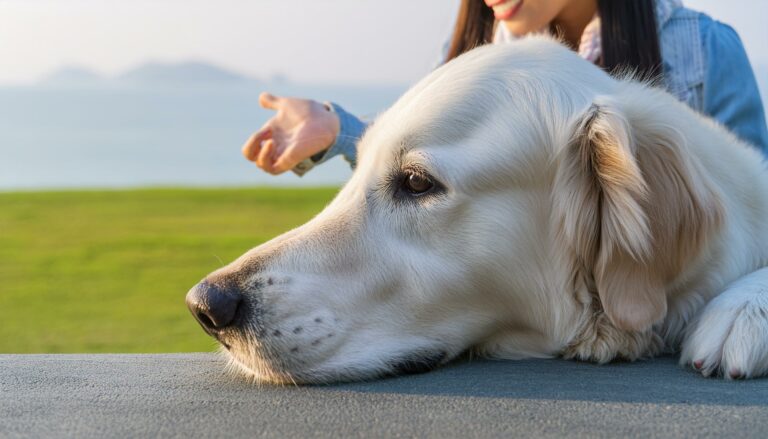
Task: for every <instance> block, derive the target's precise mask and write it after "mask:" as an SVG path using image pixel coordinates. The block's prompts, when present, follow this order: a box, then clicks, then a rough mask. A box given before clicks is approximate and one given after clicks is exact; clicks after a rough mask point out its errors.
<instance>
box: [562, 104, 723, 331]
mask: <svg viewBox="0 0 768 439" xmlns="http://www.w3.org/2000/svg"><path fill="white" fill-rule="evenodd" d="M662 117H663V116H662V115H660V114H659V115H657V114H653V111H640V112H628V111H626V110H625V109H622V108H620V106H619V105H618V104H617V103H615V102H611V101H607V100H606V101H602V102H599V103H595V104H593V105H592V106H591V107H590V108H589V109H588V110H587V112H586V113H585V114H584V115H583V116H582V117H581V118H580V119H579V121H578V123H577V124H576V128H575V130H574V136H573V138H572V140H571V142H570V143H569V144H568V145H567V147H566V148H565V149H564V150H563V151H562V154H561V156H560V162H559V165H558V170H557V175H556V179H555V188H554V197H555V198H554V209H555V214H556V215H557V218H558V219H559V221H558V226H559V231H560V233H561V236H562V238H563V239H564V240H565V242H566V243H567V245H568V247H569V249H570V251H572V252H573V257H574V259H575V263H576V265H575V266H574V267H575V269H577V270H581V271H583V272H584V273H585V274H586V275H587V276H588V277H589V278H590V282H589V284H592V285H594V287H595V288H596V289H597V294H598V296H599V298H600V301H601V302H602V307H603V310H604V311H605V313H606V314H607V315H608V317H609V318H610V319H611V321H612V322H613V324H614V325H615V326H616V327H618V328H620V329H625V330H634V331H643V330H646V329H648V328H649V327H650V326H651V325H653V324H654V323H655V322H658V321H660V320H661V319H662V318H663V317H664V316H665V315H666V312H667V297H666V289H667V287H668V285H669V284H670V283H671V282H673V281H674V280H675V279H676V278H677V277H678V275H679V274H680V272H681V271H682V270H683V269H684V267H686V266H687V265H688V264H689V263H691V262H692V259H693V258H695V257H697V256H698V255H699V254H700V251H701V248H702V245H704V244H705V240H706V236H707V235H708V233H709V232H710V231H711V229H712V228H713V227H717V225H718V224H719V221H720V217H721V212H722V208H721V206H720V203H719V202H718V200H719V198H718V197H717V196H716V194H715V193H714V191H712V190H711V189H710V187H711V185H709V184H708V183H707V181H708V180H707V179H706V178H703V177H704V175H703V174H702V173H701V171H700V169H699V167H698V166H697V163H696V162H695V160H691V158H690V157H688V154H687V148H686V146H685V142H684V139H683V138H682V136H681V135H680V134H679V132H678V131H677V130H676V129H674V127H673V126H671V125H670V123H669V122H670V121H664V120H659V119H660V118H662Z"/></svg>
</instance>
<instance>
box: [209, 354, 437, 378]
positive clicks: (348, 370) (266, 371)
mask: <svg viewBox="0 0 768 439" xmlns="http://www.w3.org/2000/svg"><path fill="white" fill-rule="evenodd" d="M220 352H221V353H222V354H223V355H224V356H225V357H226V359H227V369H228V371H229V372H230V373H232V374H233V375H236V376H239V377H244V378H246V379H248V380H250V381H252V382H254V383H258V384H275V385H286V384H292V385H300V384H306V385H312V384H328V383H343V382H351V381H364V380H371V379H377V378H382V377H392V376H399V375H410V374H418V373H425V372H429V371H431V370H433V369H435V368H437V367H438V366H440V365H442V364H444V363H445V362H446V361H448V360H449V356H448V353H447V352H446V351H443V350H435V351H430V352H423V351H421V352H417V353H414V354H409V355H405V356H397V357H395V358H393V359H391V360H387V361H377V362H373V363H368V364H365V365H361V364H346V365H340V364H336V365H334V366H328V365H319V366H316V367H309V368H307V369H299V370H291V369H290V368H288V367H285V365H284V364H281V363H282V362H281V361H280V360H270V359H266V358H264V357H263V356H261V355H259V354H258V353H256V354H253V353H249V354H243V353H241V352H238V350H237V348H236V346H235V347H233V346H230V347H229V348H225V347H224V346H221V347H220Z"/></svg>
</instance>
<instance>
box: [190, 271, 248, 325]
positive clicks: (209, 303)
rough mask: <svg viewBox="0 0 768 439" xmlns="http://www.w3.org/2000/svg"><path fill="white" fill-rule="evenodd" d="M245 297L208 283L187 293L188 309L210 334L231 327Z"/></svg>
mask: <svg viewBox="0 0 768 439" xmlns="http://www.w3.org/2000/svg"><path fill="white" fill-rule="evenodd" d="M242 301H243V296H242V295H241V294H240V293H239V292H238V291H236V290H234V289H232V288H222V287H220V286H217V285H215V284H210V283H208V282H206V281H203V282H200V283H199V284H197V285H195V286H194V287H192V289H191V290H189V293H187V307H189V310H190V311H191V312H192V315H193V316H195V319H197V321H198V322H199V323H200V325H202V327H203V329H205V331H206V332H208V333H209V334H213V333H215V332H216V331H218V330H220V329H223V328H226V327H227V326H230V325H231V324H232V322H233V321H234V320H235V315H236V314H237V308H238V307H239V306H240V304H241V303H242Z"/></svg>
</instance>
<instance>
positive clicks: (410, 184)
mask: <svg viewBox="0 0 768 439" xmlns="http://www.w3.org/2000/svg"><path fill="white" fill-rule="evenodd" d="M403 186H404V187H405V189H406V190H407V191H408V192H410V193H412V194H414V195H421V194H424V193H427V192H429V191H430V190H432V188H433V187H435V183H434V182H433V181H432V180H431V179H430V178H429V177H427V176H424V175H421V174H417V173H415V172H408V173H406V174H405V179H404V180H403Z"/></svg>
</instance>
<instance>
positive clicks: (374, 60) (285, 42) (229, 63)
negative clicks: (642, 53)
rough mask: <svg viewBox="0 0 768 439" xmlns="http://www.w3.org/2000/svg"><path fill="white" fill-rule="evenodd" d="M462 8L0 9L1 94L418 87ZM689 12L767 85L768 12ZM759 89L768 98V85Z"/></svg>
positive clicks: (2, 0)
mask: <svg viewBox="0 0 768 439" xmlns="http://www.w3.org/2000/svg"><path fill="white" fill-rule="evenodd" d="M477 1H480V0H477ZM530 1H533V0H530ZM458 3H459V1H458V0H386V1H373V0H291V1H286V0H130V1H125V0H0V85H12V84H29V83H33V82H35V81H37V80H39V79H40V78H42V77H44V76H45V75H47V74H49V73H50V72H52V71H54V70H56V69H59V68H62V67H67V66H83V67H87V68H89V69H92V70H94V71H96V72H99V73H102V74H105V75H116V74H118V73H120V72H122V71H125V70H127V69H130V68H132V67H135V66H137V65H140V64H142V63H145V62H147V61H165V62H175V61H185V60H196V61H205V62H210V63H213V64H216V65H219V66H221V67H224V68H227V69H231V70H233V71H236V72H240V73H242V74H246V75H249V76H253V77H257V78H270V77H273V76H284V77H287V78H289V79H291V80H294V81H300V82H309V83H345V84H350V83H354V84H409V83H413V82H415V81H416V80H418V79H419V78H420V77H422V76H424V75H425V74H426V73H428V72H429V71H430V70H431V69H432V68H433V67H434V66H435V65H436V63H437V62H438V60H439V54H440V52H441V48H442V46H443V45H444V43H445V42H446V40H447V38H448V36H449V34H450V31H451V28H452V26H453V22H454V19H455V13H456V10H457V6H458ZM685 4H686V5H687V6H689V7H691V8H694V9H698V10H702V11H705V12H707V13H709V14H710V15H712V16H713V17H715V18H717V19H719V20H720V21H723V22H726V23H729V24H731V25H733V26H734V27H735V28H736V30H737V31H738V32H739V33H740V35H741V37H742V40H743V41H744V43H745V46H746V48H747V53H748V54H749V56H750V59H751V60H752V64H753V66H755V67H756V69H755V70H756V71H757V72H759V73H758V75H761V76H762V75H768V26H766V23H765V21H766V19H767V18H768V1H765V0H729V1H723V0H689V1H687V2H685ZM759 81H760V82H761V85H762V87H766V86H768V78H763V77H760V78H759ZM764 91H765V90H764Z"/></svg>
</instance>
